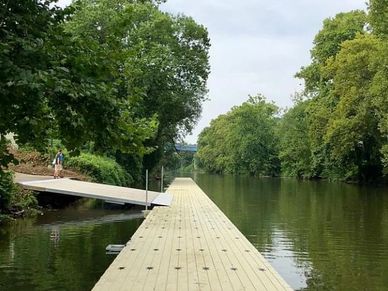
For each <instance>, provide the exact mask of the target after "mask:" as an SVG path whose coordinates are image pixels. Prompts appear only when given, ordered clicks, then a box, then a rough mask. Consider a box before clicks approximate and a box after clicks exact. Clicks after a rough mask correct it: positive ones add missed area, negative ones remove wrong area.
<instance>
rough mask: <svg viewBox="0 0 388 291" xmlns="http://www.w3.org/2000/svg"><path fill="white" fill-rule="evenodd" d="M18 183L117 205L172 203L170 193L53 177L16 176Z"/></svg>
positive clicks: (26, 187) (26, 186)
mask: <svg viewBox="0 0 388 291" xmlns="http://www.w3.org/2000/svg"><path fill="white" fill-rule="evenodd" d="M15 180H16V182H17V183H18V184H20V185H21V186H22V187H23V188H25V189H29V190H35V191H39V192H50V193H57V194H63V195H71V196H79V197H85V198H94V199H100V200H104V201H106V202H109V203H115V204H135V205H143V206H145V205H146V204H147V206H151V205H164V206H168V205H170V203H171V200H172V196H171V195H170V194H168V193H160V192H154V191H147V193H146V191H145V190H141V189H135V188H127V187H119V186H113V185H106V184H100V183H91V182H83V181H78V180H72V179H66V178H65V179H53V178H52V177H47V176H46V177H45V176H40V177H39V176H38V177H37V176H33V175H25V174H19V173H17V174H16V179H15Z"/></svg>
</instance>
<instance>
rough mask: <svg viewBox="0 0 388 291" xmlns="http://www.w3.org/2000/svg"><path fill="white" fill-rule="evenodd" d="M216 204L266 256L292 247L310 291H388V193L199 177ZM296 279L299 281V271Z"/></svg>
mask: <svg viewBox="0 0 388 291" xmlns="http://www.w3.org/2000/svg"><path fill="white" fill-rule="evenodd" d="M197 181H198V183H199V185H200V186H201V187H203V189H204V190H205V192H206V193H208V195H210V196H211V198H212V199H213V201H215V202H216V204H217V205H218V206H219V207H220V208H221V209H222V210H223V211H224V213H225V214H226V215H227V216H228V217H229V218H230V219H231V220H232V221H233V223H235V225H236V226H237V227H238V228H239V229H240V230H241V232H242V233H243V234H244V235H245V236H247V238H248V239H249V240H250V241H251V242H252V244H253V245H255V247H256V248H257V249H258V250H259V251H260V252H263V253H264V254H265V255H266V254H268V253H270V254H271V256H277V255H279V256H281V255H282V254H281V252H277V250H276V249H275V248H276V246H277V245H279V242H278V240H280V241H281V243H282V244H283V247H285V248H286V249H287V250H288V249H289V250H291V252H292V255H293V258H292V259H293V260H294V261H295V268H297V269H296V270H288V271H289V272H291V271H297V272H300V271H301V272H302V273H304V277H305V278H306V279H307V280H306V284H307V288H306V289H309V290H359V288H360V286H365V288H366V289H367V290H378V289H382V288H385V286H388V276H387V275H388V256H387V252H388V249H387V246H388V197H386V195H384V190H386V189H383V188H382V189H376V188H368V187H357V186H353V185H346V184H342V183H327V182H302V181H298V180H294V179H253V178H249V177H232V176H230V177H221V176H209V175H198V176H197ZM295 276H297V275H296V274H295Z"/></svg>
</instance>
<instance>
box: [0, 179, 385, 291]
mask: <svg viewBox="0 0 388 291" xmlns="http://www.w3.org/2000/svg"><path fill="white" fill-rule="evenodd" d="M193 178H194V180H195V181H196V182H197V183H198V185H199V186H200V187H201V188H202V189H203V190H204V191H205V192H206V193H207V194H208V195H209V196H210V197H211V199H212V200H213V201H214V202H215V203H216V204H217V205H218V206H219V208H221V210H222V211H223V212H224V213H225V214H226V215H227V216H228V217H229V218H230V219H231V220H232V222H233V223H234V224H235V225H236V226H237V227H238V228H239V229H240V230H241V231H242V233H243V234H244V235H245V236H246V237H247V238H248V239H249V240H250V241H251V243H252V244H253V245H254V246H255V247H256V248H257V249H258V250H259V251H260V252H261V253H262V254H263V255H264V256H265V257H266V258H267V260H268V261H269V262H270V263H271V264H272V265H273V266H274V267H275V269H276V270H277V271H278V272H279V273H280V274H281V275H282V276H283V277H284V278H285V280H286V281H287V282H288V283H289V284H290V285H291V286H292V287H293V288H294V289H300V290H388V189H387V188H378V187H366V186H365V187H360V186H355V185H346V184H343V183H329V182H324V181H321V182H306V181H298V180H295V179H270V178H261V179H258V178H251V177H234V176H216V175H206V174H196V175H194V176H193ZM140 216H141V213H140V210H139V209H138V210H125V209H107V208H106V206H104V205H103V204H102V203H99V202H97V201H94V200H85V199H83V200H80V201H78V202H76V203H75V204H72V205H71V206H69V207H67V208H65V209H61V210H56V211H48V212H46V213H45V215H43V216H39V217H36V218H33V219H24V220H18V221H16V222H15V223H12V224H11V225H10V226H7V227H2V228H0V290H2V291H3V290H18V291H22V290H72V291H76V290H90V289H91V288H92V287H93V286H94V284H95V283H96V281H97V280H98V279H99V278H100V276H101V275H102V273H103V272H104V271H105V269H106V268H107V267H108V266H109V264H110V263H111V262H112V260H113V259H114V255H108V254H106V253H105V247H106V246H107V245H108V244H110V243H115V244H124V243H126V242H127V241H128V240H129V239H130V237H131V236H132V234H133V233H134V232H135V231H136V229H137V228H138V227H139V225H140V224H141V222H142V218H141V217H140Z"/></svg>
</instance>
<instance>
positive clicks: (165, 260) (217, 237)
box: [93, 178, 292, 291]
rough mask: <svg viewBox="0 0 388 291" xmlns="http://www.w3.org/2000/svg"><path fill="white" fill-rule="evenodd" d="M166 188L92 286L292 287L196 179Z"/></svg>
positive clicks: (170, 288) (170, 290) (97, 289)
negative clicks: (161, 201)
mask: <svg viewBox="0 0 388 291" xmlns="http://www.w3.org/2000/svg"><path fill="white" fill-rule="evenodd" d="M168 192H169V193H171V194H172V196H173V198H172V203H171V206H170V207H154V208H153V210H152V211H151V212H150V214H149V215H148V216H147V218H146V219H145V220H144V222H143V223H142V225H141V226H140V227H139V228H138V230H137V231H136V232H135V234H134V235H133V236H132V238H131V240H130V241H129V242H128V243H127V244H126V246H125V247H124V248H123V250H122V251H121V252H120V254H119V255H118V256H117V258H116V259H115V260H114V261H113V263H112V264H111V265H110V266H109V268H108V269H107V270H106V271H105V273H104V274H103V276H102V277H101V278H100V280H99V281H98V282H97V284H96V285H95V286H94V288H93V290H95V291H100V290H101V291H106V290H115V291H116V290H133V291H137V290H166V291H173V290H177V291H181V290H223V291H226V290H292V289H291V287H290V286H288V284H287V283H286V282H285V281H284V280H283V278H282V277H280V275H279V274H278V273H277V272H276V271H275V270H274V268H273V267H272V266H271V265H270V264H269V263H268V262H267V261H266V260H265V259H264V257H263V256H262V255H261V254H260V253H259V252H258V251H257V249H256V248H255V247H254V246H253V245H252V244H251V243H250V242H249V241H248V240H247V239H246V238H245V236H244V235H243V234H242V233H241V232H240V231H239V230H238V229H237V227H236V226H234V225H233V223H232V222H231V221H230V220H229V219H228V218H227V217H226V216H225V214H224V213H222V211H221V210H220V209H219V208H218V207H217V206H216V205H215V204H214V203H213V202H212V201H211V200H210V199H209V198H208V196H207V195H206V194H205V193H204V192H203V191H202V190H201V189H200V188H199V187H198V186H197V185H196V184H195V183H194V181H193V180H192V179H190V178H178V179H175V181H174V182H173V183H172V184H171V186H170V187H169V188H168Z"/></svg>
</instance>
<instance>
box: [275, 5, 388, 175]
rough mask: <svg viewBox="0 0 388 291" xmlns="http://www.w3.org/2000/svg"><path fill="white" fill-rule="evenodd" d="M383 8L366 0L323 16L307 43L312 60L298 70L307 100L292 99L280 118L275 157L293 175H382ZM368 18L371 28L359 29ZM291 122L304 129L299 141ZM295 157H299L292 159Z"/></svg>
mask: <svg viewBox="0 0 388 291" xmlns="http://www.w3.org/2000/svg"><path fill="white" fill-rule="evenodd" d="M384 5H385V6H384ZM376 7H379V10H378V11H377V10H376V9H377V8H376ZM386 8H387V3H386V2H385V4H384V1H371V6H370V10H369V14H368V15H366V14H365V13H364V12H360V11H353V12H349V13H340V14H338V15H337V16H336V17H335V18H333V19H327V20H325V21H324V26H323V29H322V30H321V31H320V32H319V33H318V34H317V36H316V38H315V41H314V44H315V46H314V48H313V49H312V52H311V56H312V63H311V65H309V66H307V67H306V68H302V70H301V71H300V72H299V73H298V74H297V76H298V77H300V78H303V79H304V80H305V84H306V88H305V94H306V96H309V97H310V100H308V101H305V102H302V103H299V104H298V103H297V104H296V105H295V107H294V108H293V109H292V110H291V111H290V112H289V113H288V114H286V115H285V116H284V122H282V123H281V124H283V127H284V128H282V129H281V132H282V133H283V136H282V137H281V139H282V143H281V144H282V150H281V157H280V158H281V160H282V165H284V167H285V168H283V171H284V172H285V173H292V171H290V170H291V169H292V168H293V170H294V171H293V172H294V174H295V175H300V174H299V173H298V171H299V170H302V172H303V173H307V176H310V177H328V178H335V179H337V178H338V179H345V180H356V181H370V180H375V179H378V178H379V177H381V176H382V175H383V167H387V164H386V160H387V156H386V147H387V132H388V131H387V128H388V127H387V115H388V114H387V111H388V103H387V88H388V84H387V82H386V79H387V69H386V68H387V66H386V65H387V64H388V61H387V56H386V55H387V54H386V52H387V42H386V40H384V38H379V37H376V35H377V36H380V35H381V34H383V33H382V30H381V29H382V28H381V27H383V26H384V25H385V24H384V22H385V19H384V20H383V17H382V15H384V13H385V12H384V11H385V10H384V9H386ZM368 19H369V20H370V21H371V23H372V33H370V32H368V33H366V31H365V27H366V23H367V20H368ZM374 27H376V29H375V28H374ZM301 106H302V107H303V108H302V107H301ZM300 109H302V111H300ZM294 114H296V115H294ZM293 115H294V116H293ZM298 115H299V117H298ZM300 117H302V122H301V121H300V120H299V121H298V119H300ZM289 118H291V120H288V119H289ZM292 121H294V122H297V123H298V126H302V127H303V129H304V132H306V133H307V134H306V135H305V136H299V138H303V139H304V140H305V141H306V143H305V144H301V145H297V141H296V140H293V139H292V138H293V136H291V135H290V136H289V135H288V134H287V129H288V130H290V124H292V123H293V122H292ZM295 134H296V132H295ZM287 140H293V142H289V143H288V142H287ZM290 153H298V154H294V155H291V154H290ZM302 153H304V154H303V155H302ZM298 155H299V157H300V158H298V159H294V158H293V157H297V156H298ZM302 165H303V166H302ZM385 172H386V171H385ZM303 176H304V175H303Z"/></svg>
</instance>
